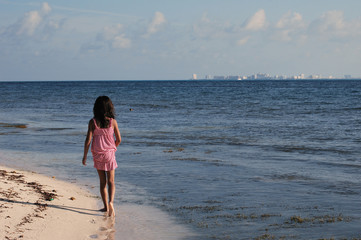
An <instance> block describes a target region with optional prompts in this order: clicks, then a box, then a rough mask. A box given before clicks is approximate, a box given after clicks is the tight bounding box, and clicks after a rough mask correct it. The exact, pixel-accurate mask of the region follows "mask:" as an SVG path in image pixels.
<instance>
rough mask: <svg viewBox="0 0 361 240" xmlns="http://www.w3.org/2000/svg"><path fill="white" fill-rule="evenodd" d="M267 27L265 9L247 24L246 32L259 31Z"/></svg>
mask: <svg viewBox="0 0 361 240" xmlns="http://www.w3.org/2000/svg"><path fill="white" fill-rule="evenodd" d="M265 27H266V13H265V11H264V10H263V9H261V10H259V11H257V12H256V13H255V14H254V15H253V16H252V17H251V18H249V19H248V20H247V21H246V22H245V27H244V29H245V30H250V31H259V30H262V29H264V28H265Z"/></svg>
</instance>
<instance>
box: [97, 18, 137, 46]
mask: <svg viewBox="0 0 361 240" xmlns="http://www.w3.org/2000/svg"><path fill="white" fill-rule="evenodd" d="M97 40H98V41H101V42H105V43H107V44H108V45H109V46H110V47H111V48H113V49H122V48H130V47H131V45H132V41H131V39H129V38H126V37H125V34H124V33H123V25H122V24H117V25H115V26H111V27H108V26H107V27H104V29H103V31H102V32H101V33H99V34H98V36H97Z"/></svg>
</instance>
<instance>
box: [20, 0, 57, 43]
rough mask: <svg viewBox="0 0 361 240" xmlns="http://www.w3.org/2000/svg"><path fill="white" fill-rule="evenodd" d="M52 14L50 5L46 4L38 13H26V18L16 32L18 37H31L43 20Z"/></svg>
mask: <svg viewBox="0 0 361 240" xmlns="http://www.w3.org/2000/svg"><path fill="white" fill-rule="evenodd" d="M50 12H51V8H50V6H49V4H48V3H46V2H44V3H43V5H42V8H41V9H40V10H38V11H31V12H27V13H25V16H24V18H23V19H22V20H21V23H20V27H19V29H18V31H17V32H16V34H17V35H22V34H26V35H28V36H31V35H33V34H34V32H35V31H36V29H37V28H38V27H39V26H40V24H41V23H42V22H43V18H44V17H45V16H46V15H48V14H49V13H50Z"/></svg>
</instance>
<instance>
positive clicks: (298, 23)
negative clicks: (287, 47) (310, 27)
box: [272, 12, 306, 42]
mask: <svg viewBox="0 0 361 240" xmlns="http://www.w3.org/2000/svg"><path fill="white" fill-rule="evenodd" d="M305 27H306V24H305V23H304V21H303V17H302V15H301V14H300V13H297V12H294V13H292V12H288V13H286V14H285V15H283V16H282V17H281V19H280V20H279V21H278V22H277V23H276V24H275V30H274V33H273V36H272V39H274V40H280V41H286V42H288V41H291V40H293V39H296V38H298V39H300V36H303V38H302V39H304V36H305V35H304V30H305Z"/></svg>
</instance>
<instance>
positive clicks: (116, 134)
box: [113, 119, 122, 147]
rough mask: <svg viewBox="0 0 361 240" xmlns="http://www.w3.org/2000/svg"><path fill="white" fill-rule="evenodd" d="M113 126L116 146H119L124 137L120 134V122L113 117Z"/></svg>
mask: <svg viewBox="0 0 361 240" xmlns="http://www.w3.org/2000/svg"><path fill="white" fill-rule="evenodd" d="M113 126H114V134H115V146H116V147H118V146H119V144H120V142H121V141H122V137H121V136H120V132H119V128H118V123H117V121H116V120H115V119H113Z"/></svg>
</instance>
